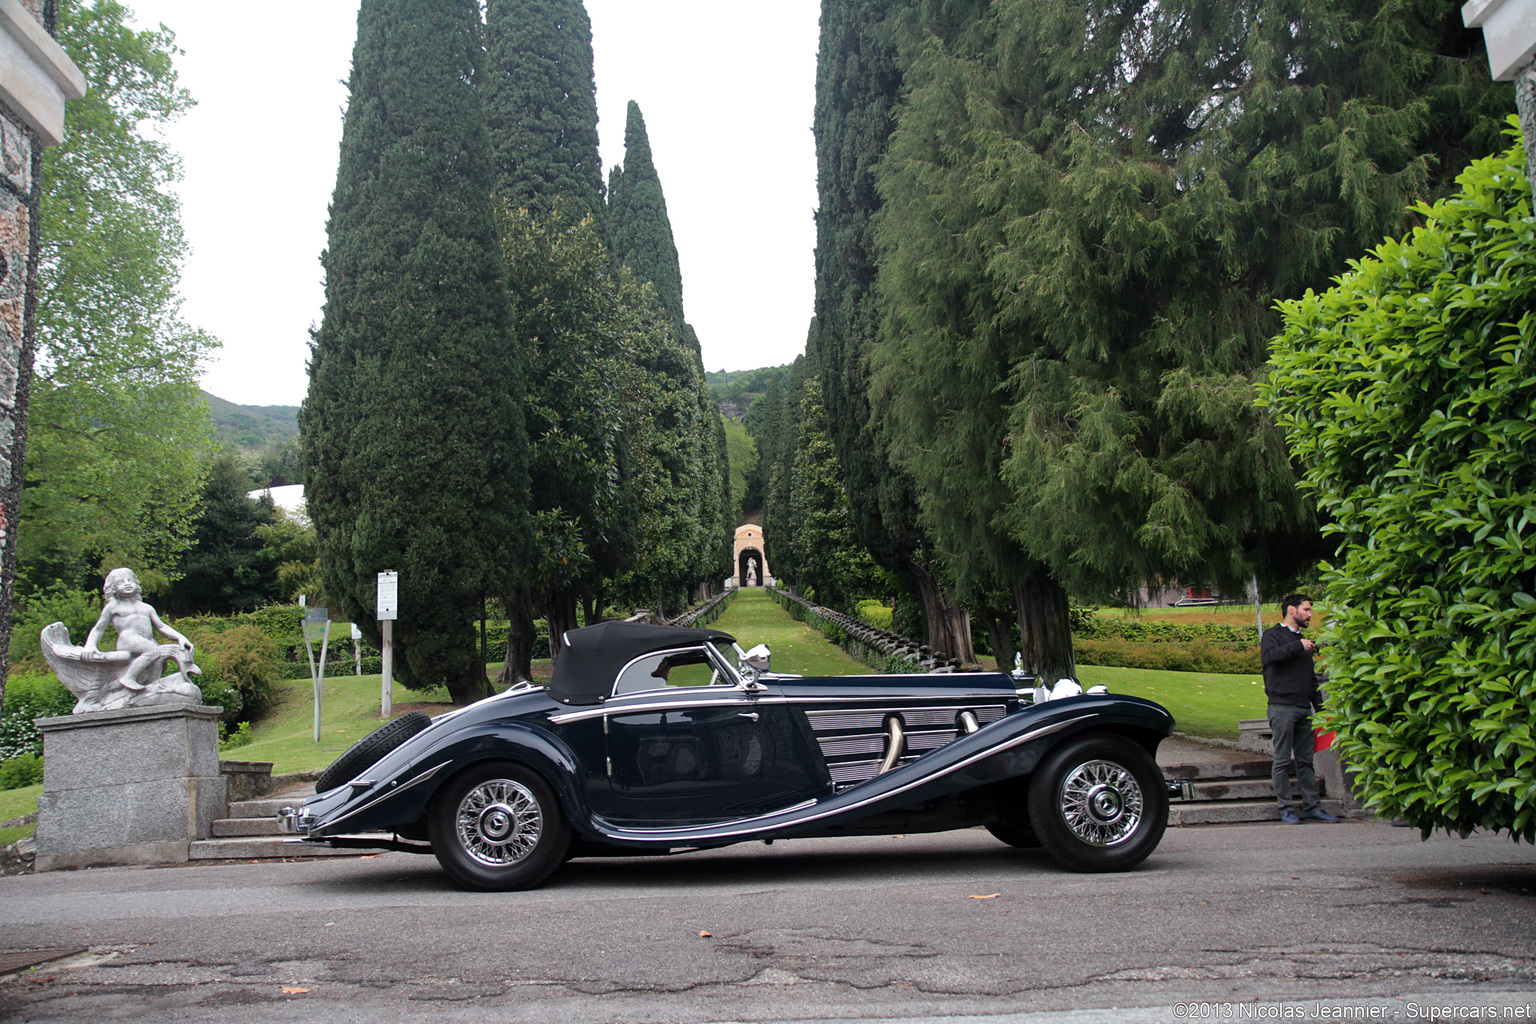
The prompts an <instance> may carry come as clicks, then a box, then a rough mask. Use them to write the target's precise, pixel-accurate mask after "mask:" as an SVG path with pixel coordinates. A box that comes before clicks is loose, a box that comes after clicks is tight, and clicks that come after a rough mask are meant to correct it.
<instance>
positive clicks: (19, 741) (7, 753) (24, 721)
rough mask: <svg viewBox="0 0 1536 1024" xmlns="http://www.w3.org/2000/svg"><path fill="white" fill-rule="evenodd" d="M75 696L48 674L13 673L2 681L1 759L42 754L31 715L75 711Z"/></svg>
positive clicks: (53, 714) (0, 718) (65, 713)
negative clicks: (3, 688)
mask: <svg viewBox="0 0 1536 1024" xmlns="http://www.w3.org/2000/svg"><path fill="white" fill-rule="evenodd" d="M75 704H76V700H75V695H74V694H72V693H70V692H69V690H67V689H66V688H65V686H64V684H63V683H61V682H59V681H58V679H57V678H56V677H54V676H53V675H51V674H42V675H14V674H13V675H12V676H10V678H9V679H7V680H6V683H5V708H4V709H3V710H0V760H6V761H9V760H10V759H11V758H14V757H21V756H22V755H24V754H35V755H37V756H38V757H42V756H43V734H42V733H40V732H38V731H37V728H36V727H35V726H34V725H33V724H32V720H33V719H34V718H55V717H57V716H59V715H67V714H69V713H71V712H72V711H74V710H75Z"/></svg>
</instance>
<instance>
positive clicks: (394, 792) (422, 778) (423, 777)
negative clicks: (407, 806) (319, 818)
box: [319, 761, 453, 828]
mask: <svg viewBox="0 0 1536 1024" xmlns="http://www.w3.org/2000/svg"><path fill="white" fill-rule="evenodd" d="M452 763H453V762H451V761H444V762H443V763H442V764H440V765H438V766H437V767H436V768H428V769H427V770H426V771H424V772H422V773H421V774H420V775H418V776H416V777H415V778H414V779H412V780H411V781H410V782H407V783H406V784H405V785H403V786H401V787H400V788H398V789H391V790H390V791H389V792H388V793H380V794H379V795H378V796H376V797H374V798H373V799H372V800H370V801H368V802H367V803H365V804H363V806H361V807H354V808H353V809H352V810H350V811H348V812H347V813H346V814H343V815H342V816H341V817H339V818H337V819H335V820H334V821H330V822H327V823H324V824H323V825H321V826H319V827H321V828H335V827H336V826H337V825H340V824H341V823H342V822H344V821H346V820H347V819H348V818H355V817H357V816H358V815H359V814H362V813H363V812H364V811H366V810H368V809H369V808H370V807H373V806H375V805H377V804H381V803H383V802H384V801H385V800H388V799H389V798H390V797H392V796H398V795H400V794H401V793H404V792H405V791H406V790H408V789H411V788H413V787H415V786H419V785H421V784H422V783H423V782H426V781H427V780H428V779H430V778H431V777H432V776H434V775H436V774H437V773H438V772H440V771H442V770H443V769H444V768H446V767H448V766H449V765H450V764H452Z"/></svg>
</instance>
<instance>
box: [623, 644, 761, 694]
mask: <svg viewBox="0 0 1536 1024" xmlns="http://www.w3.org/2000/svg"><path fill="white" fill-rule="evenodd" d="M700 651H703V652H704V659H703V662H702V664H707V665H709V666H711V667H712V668H713V669H714V670H715V671H716V672H718V673H719V676H720V679H719V681H718V682H714V683H703V684H697V683H696V684H686V683H671V682H662V683H660V684H659V685H656V686H637V687H635V688H633V689H625V688H624V682H625V678H624V677H625V675H626V674H628V673H629V671H630V670H631V669H632V668H635V667H636V666H637V665H640V664H641V663H642V662H646V661H652V660H654V661H656V662H657V663H658V664H659V663H660V662H662V661H665V660H666V659H667V658H669V657H672V656H675V655H679V654H697V653H698V652H700ZM687 664H701V662H697V661H695V662H689V663H687ZM678 667H686V664H685V665H682V666H678ZM647 675H653V674H652V673H647ZM640 678H642V679H643V678H644V676H641V677H640ZM741 686H742V679H741V675H740V674H739V673H738V672H737V671H736V669H735V668H734V667H733V666H732V665H731V663H730V661H729V660H728V659H727V658H726V657H725V655H724V654H723V653H722V652H721V650H720V647H719V641H708V642H705V643H702V644H690V645H687V646H683V647H668V648H664V649H662V650H658V651H647V652H646V653H645V654H641V655H638V656H637V657H634V658H632V659H630V660H629V661H628V662H627V663H625V665H624V667H623V668H621V669H619V671H618V673H617V674H616V675H615V676H614V680H613V697H614V698H615V699H617V698H619V697H630V696H634V695H635V694H641V693H648V694H656V693H681V692H684V691H687V692H694V693H718V692H719V691H720V690H721V689H740V688H741Z"/></svg>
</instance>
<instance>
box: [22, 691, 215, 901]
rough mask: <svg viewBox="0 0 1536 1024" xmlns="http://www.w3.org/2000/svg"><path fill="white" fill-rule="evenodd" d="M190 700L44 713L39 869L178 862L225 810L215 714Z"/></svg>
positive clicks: (41, 724)
mask: <svg viewBox="0 0 1536 1024" xmlns="http://www.w3.org/2000/svg"><path fill="white" fill-rule="evenodd" d="M221 710H222V709H221V708H215V707H202V706H198V705H192V704H182V705H172V706H169V707H147V708H128V709H125V710H122V711H95V712H89V713H86V714H80V715H65V716H63V717H60V718H40V719H38V720H37V729H38V731H39V732H41V733H42V734H43V795H42V797H41V798H40V799H39V801H38V807H37V870H39V871H52V870H59V869H66V868H83V867H101V866H107V865H114V864H180V863H184V862H185V861H186V860H187V849H188V844H189V843H190V842H191V841H192V840H194V839H206V838H208V837H209V836H210V835H211V833H212V830H213V822H214V820H215V819H216V818H222V817H223V816H224V813H225V806H226V804H225V780H224V776H223V775H221V774H220V773H219V723H218V719H219V713H220V711H221Z"/></svg>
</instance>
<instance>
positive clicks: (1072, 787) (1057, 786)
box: [1029, 734, 1168, 871]
mask: <svg viewBox="0 0 1536 1024" xmlns="http://www.w3.org/2000/svg"><path fill="white" fill-rule="evenodd" d="M1029 820H1030V824H1031V825H1032V826H1033V828H1034V831H1035V834H1036V835H1038V836H1039V838H1040V845H1041V846H1043V847H1045V850H1046V852H1047V853H1049V854H1050V855H1051V857H1052V858H1053V859H1054V860H1055V861H1056V862H1057V863H1058V864H1060V865H1061V866H1062V867H1065V868H1068V869H1070V870H1072V871H1124V870H1126V869H1127V868H1132V867H1135V866H1136V865H1137V864H1140V863H1141V862H1142V861H1143V860H1146V859H1147V857H1148V855H1150V854H1151V853H1152V851H1153V850H1155V849H1157V844H1158V843H1159V842H1161V841H1162V838H1163V831H1164V829H1166V828H1167V827H1168V792H1167V789H1166V788H1165V786H1164V784H1163V779H1162V773H1161V772H1160V771H1159V770H1158V767H1157V762H1156V761H1154V760H1153V759H1152V755H1150V754H1148V753H1147V752H1146V751H1145V750H1143V749H1142V748H1141V747H1140V746H1139V745H1137V744H1136V743H1135V742H1133V741H1131V740H1128V739H1123V738H1121V737H1118V736H1109V735H1104V734H1096V735H1091V736H1084V737H1082V738H1080V739H1076V740H1071V741H1069V742H1067V743H1065V744H1063V745H1062V746H1061V747H1059V748H1058V749H1056V750H1053V751H1051V753H1050V754H1049V755H1048V756H1047V757H1046V759H1045V761H1044V762H1043V763H1042V764H1041V765H1040V767H1039V768H1038V769H1036V771H1035V774H1034V777H1033V778H1032V779H1031V780H1030V785H1029Z"/></svg>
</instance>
